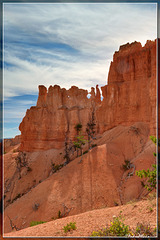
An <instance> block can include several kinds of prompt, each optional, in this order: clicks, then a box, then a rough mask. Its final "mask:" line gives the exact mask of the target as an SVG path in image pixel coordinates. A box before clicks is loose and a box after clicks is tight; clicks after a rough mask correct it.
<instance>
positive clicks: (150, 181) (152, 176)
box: [136, 164, 157, 192]
mask: <svg viewBox="0 0 160 240" xmlns="http://www.w3.org/2000/svg"><path fill="white" fill-rule="evenodd" d="M152 167H153V170H150V169H147V170H144V169H143V170H139V171H136V175H137V176H138V177H140V178H143V177H144V178H147V183H146V184H144V185H145V188H146V189H147V190H148V191H149V192H150V191H152V190H153V189H156V184H157V169H156V168H157V167H156V165H155V164H152Z"/></svg>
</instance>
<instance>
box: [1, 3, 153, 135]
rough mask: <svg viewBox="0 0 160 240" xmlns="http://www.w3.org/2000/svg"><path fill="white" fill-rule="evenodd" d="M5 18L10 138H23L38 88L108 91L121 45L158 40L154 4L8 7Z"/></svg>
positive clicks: (6, 117) (6, 110)
mask: <svg viewBox="0 0 160 240" xmlns="http://www.w3.org/2000/svg"><path fill="white" fill-rule="evenodd" d="M3 14H4V17H3V26H4V50H3V54H4V75H3V87H4V138H10V137H14V136H15V135H17V134H20V132H19V130H18V126H19V124H20V122H21V121H22V118H23V117H24V116H25V112H26V110H27V109H28V108H30V107H31V106H34V105H36V101H37V95H38V85H40V84H43V85H45V86H46V87H49V86H50V85H55V84H58V85H60V86H61V87H65V88H67V89H68V88H70V87H71V86H72V85H76V86H78V87H80V88H83V89H87V90H90V88H91V87H95V86H96V84H99V86H104V85H106V83H107V76H108V70H109V65H110V62H111V60H112V57H113V54H114V52H115V51H117V50H118V49H119V46H120V45H122V44H125V43H127V42H130V43H131V42H134V41H140V42H141V43H142V45H144V44H145V42H146V40H147V39H150V40H154V39H155V38H156V36H157V32H156V30H157V16H156V4H154V3H153V4H147V3H146V4H133V3H132V4H131V3H130V4H127V3H120V4H118V3H112V4H109V3H103V4H100V3H99V4H98V3H95V4H79V3H75V4H63V3H60V4H58V3H55V4H54V3H52V4H40V3H39V4H38V3H35V4H33V3H32V4H29V3H28V4H24V3H22V4H16V3H14V4H13V3H5V4H4V9H3Z"/></svg>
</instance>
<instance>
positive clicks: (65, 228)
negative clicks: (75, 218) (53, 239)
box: [63, 222, 77, 233]
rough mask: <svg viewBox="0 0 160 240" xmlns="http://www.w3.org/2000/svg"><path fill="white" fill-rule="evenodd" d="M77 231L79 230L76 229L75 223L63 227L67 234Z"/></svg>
mask: <svg viewBox="0 0 160 240" xmlns="http://www.w3.org/2000/svg"><path fill="white" fill-rule="evenodd" d="M76 229H77V227H76V223H75V222H73V223H72V222H70V223H67V225H66V226H64V227H63V230H64V232H65V233H67V232H70V231H72V230H76Z"/></svg>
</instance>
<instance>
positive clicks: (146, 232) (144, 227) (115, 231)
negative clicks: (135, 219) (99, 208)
mask: <svg viewBox="0 0 160 240" xmlns="http://www.w3.org/2000/svg"><path fill="white" fill-rule="evenodd" d="M123 221H124V218H123V217H122V215H121V212H120V215H119V216H118V217H113V221H111V223H110V225H107V227H106V228H103V229H101V230H99V231H93V232H92V235H91V236H92V237H95V236H97V237H103V236H117V237H120V236H125V237H131V236H132V237H134V236H139V237H143V236H155V235H156V228H154V229H151V227H150V225H149V224H142V223H137V226H136V228H135V229H131V228H130V227H129V226H128V225H125V224H124V222H123Z"/></svg>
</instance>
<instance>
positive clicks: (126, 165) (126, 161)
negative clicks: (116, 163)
mask: <svg viewBox="0 0 160 240" xmlns="http://www.w3.org/2000/svg"><path fill="white" fill-rule="evenodd" d="M124 162H125V164H123V165H122V167H123V170H124V171H127V170H128V169H130V165H131V163H130V161H129V160H124Z"/></svg>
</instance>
